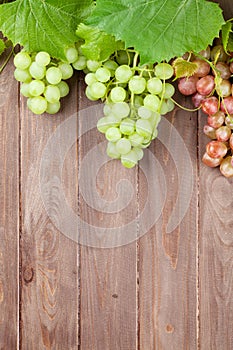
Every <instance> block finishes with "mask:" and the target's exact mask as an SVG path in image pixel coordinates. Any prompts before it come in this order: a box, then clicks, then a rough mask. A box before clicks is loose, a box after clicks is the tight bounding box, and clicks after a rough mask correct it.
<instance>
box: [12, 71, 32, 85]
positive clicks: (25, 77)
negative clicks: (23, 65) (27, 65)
mask: <svg viewBox="0 0 233 350" xmlns="http://www.w3.org/2000/svg"><path fill="white" fill-rule="evenodd" d="M14 77H15V79H16V80H17V81H20V82H22V83H30V81H31V80H32V77H31V75H30V73H29V71H28V70H27V69H25V70H24V69H19V68H16V69H15V71H14Z"/></svg>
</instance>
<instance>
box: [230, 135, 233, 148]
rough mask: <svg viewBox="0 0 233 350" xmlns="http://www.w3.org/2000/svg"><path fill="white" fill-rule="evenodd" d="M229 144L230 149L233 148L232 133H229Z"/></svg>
mask: <svg viewBox="0 0 233 350" xmlns="http://www.w3.org/2000/svg"><path fill="white" fill-rule="evenodd" d="M229 145H230V147H231V149H232V150H233V134H231V137H230V141H229Z"/></svg>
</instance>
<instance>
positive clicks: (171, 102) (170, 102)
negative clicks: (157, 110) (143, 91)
mask: <svg viewBox="0 0 233 350" xmlns="http://www.w3.org/2000/svg"><path fill="white" fill-rule="evenodd" d="M166 104H167V109H168V112H171V111H173V109H174V108H175V104H174V102H173V101H172V100H170V99H168V100H166Z"/></svg>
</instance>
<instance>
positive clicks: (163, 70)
mask: <svg viewBox="0 0 233 350" xmlns="http://www.w3.org/2000/svg"><path fill="white" fill-rule="evenodd" d="M173 74H174V70H173V67H172V66H171V65H170V64H168V63H158V64H157V65H156V66H155V75H156V76H157V77H158V78H159V79H162V80H166V79H170V78H171V77H172V76H173Z"/></svg>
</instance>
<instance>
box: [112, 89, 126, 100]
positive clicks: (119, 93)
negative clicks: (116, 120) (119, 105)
mask: <svg viewBox="0 0 233 350" xmlns="http://www.w3.org/2000/svg"><path fill="white" fill-rule="evenodd" d="M110 98H111V100H112V102H123V101H124V100H125V98H126V91H125V89H123V88H122V87H120V86H117V87H114V88H113V89H112V90H111V92H110Z"/></svg>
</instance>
